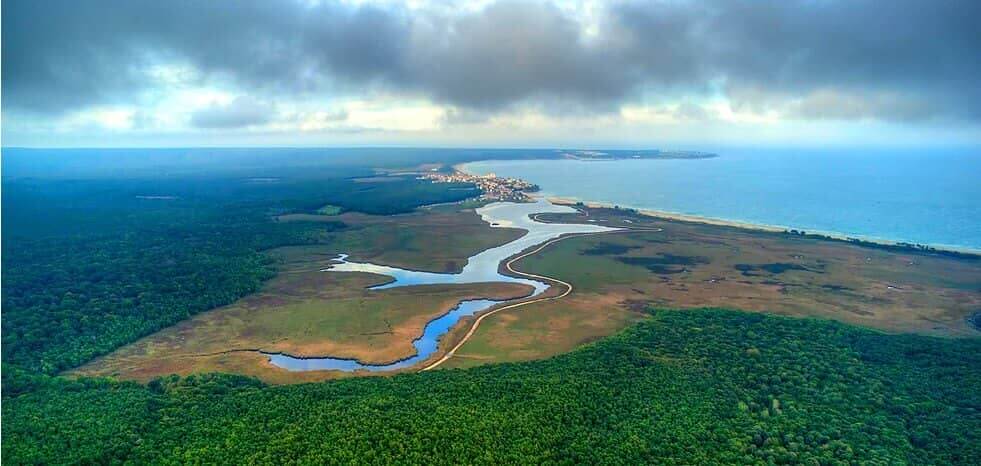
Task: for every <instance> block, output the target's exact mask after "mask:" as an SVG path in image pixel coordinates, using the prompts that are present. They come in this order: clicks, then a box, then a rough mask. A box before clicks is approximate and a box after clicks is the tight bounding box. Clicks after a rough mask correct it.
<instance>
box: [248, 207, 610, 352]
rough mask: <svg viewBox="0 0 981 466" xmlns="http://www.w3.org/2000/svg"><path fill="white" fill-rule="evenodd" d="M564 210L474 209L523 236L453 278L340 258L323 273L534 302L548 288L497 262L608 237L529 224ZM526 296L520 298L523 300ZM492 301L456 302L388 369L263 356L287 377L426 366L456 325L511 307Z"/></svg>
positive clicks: (585, 229)
mask: <svg viewBox="0 0 981 466" xmlns="http://www.w3.org/2000/svg"><path fill="white" fill-rule="evenodd" d="M574 211H575V210H574V209H572V208H570V207H565V206H557V205H553V204H551V203H549V202H548V201H546V200H544V199H539V200H538V201H537V202H534V203H526V204H516V203H512V202H496V203H493V204H489V205H487V206H484V207H481V208H480V209H477V213H478V214H480V216H481V218H482V219H483V220H484V221H486V222H487V223H489V224H490V225H491V227H493V228H520V229H523V230H525V231H527V233H525V234H524V235H523V236H521V237H520V238H518V239H516V240H514V241H511V242H510V243H506V244H503V245H501V246H497V247H494V248H490V249H487V250H485V251H483V252H480V253H478V254H476V255H474V256H472V257H470V258H469V259H468V260H467V265H466V266H464V267H463V271H461V272H460V273H456V274H449V273H433V272H420V271H416V270H406V269H400V268H397V267H389V266H385V265H378V264H371V263H359V262H348V261H347V260H346V257H347V256H346V255H344V254H342V255H341V256H340V257H339V258H338V259H337V260H336V262H337V263H335V264H333V265H331V266H330V267H329V268H327V269H324V271H325V272H367V273H373V274H378V275H385V276H388V277H391V278H392V281H391V282H388V283H385V284H383V285H378V286H375V287H372V288H371V289H373V290H381V289H386V288H395V287H400V286H412V285H434V284H463V283H486V282H506V283H521V284H525V285H530V286H532V287H533V288H534V292H532V294H531V295H530V296H536V295H539V294H541V293H542V292H544V291H545V290H546V289H547V288H548V285H547V284H545V283H543V282H540V281H537V280H529V279H525V278H517V277H509V276H507V275H503V274H501V273H500V271H499V266H500V264H501V262H503V261H504V260H506V259H507V258H509V257H512V256H514V255H516V254H518V253H519V252H521V251H524V250H525V249H528V248H530V247H532V246H535V245H538V244H541V243H544V242H546V241H549V240H551V239H553V238H558V237H559V236H561V235H564V234H568V233H597V232H602V231H610V230H612V228H609V227H605V226H601V225H577V224H556V223H541V222H536V221H534V220H532V218H531V217H530V216H531V215H533V214H536V213H549V212H554V213H563V212H574ZM530 296H526V297H525V298H520V299H526V298H528V297H530ZM512 301H515V300H509V301H492V300H488V299H475V300H466V301H461V302H460V304H459V305H457V306H456V307H455V308H454V309H452V310H451V311H450V312H448V313H446V314H444V315H442V316H440V317H437V318H436V319H433V320H432V321H430V322H429V323H428V324H427V325H426V328H425V329H424V330H423V333H422V336H420V337H419V338H417V339H416V340H415V341H413V342H412V344H413V346H414V347H415V349H416V354H415V355H413V356H411V357H409V358H406V359H403V360H401V361H396V362H394V363H392V364H385V365H371V364H362V363H360V362H358V361H356V360H353V359H341V358H330V357H324V358H298V357H293V356H289V355H286V354H273V353H266V354H267V356H269V362H270V363H272V364H273V365H275V366H278V367H282V368H284V369H287V370H290V371H314V370H340V371H355V370H368V371H390V370H394V369H401V368H405V367H410V366H413V365H415V364H417V363H419V362H421V361H424V360H426V359H427V358H429V357H430V356H432V355H433V353H435V352H436V349H437V346H438V343H439V339H440V337H442V336H443V335H445V334H446V332H448V331H449V330H450V329H451V328H452V327H453V326H454V325H455V324H456V323H457V322H459V321H460V319H462V318H464V317H467V316H472V315H474V314H476V313H478V312H481V311H484V310H487V309H490V308H491V307H493V306H495V305H497V304H502V303H507V302H512Z"/></svg>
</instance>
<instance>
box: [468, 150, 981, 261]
mask: <svg viewBox="0 0 981 466" xmlns="http://www.w3.org/2000/svg"><path fill="white" fill-rule="evenodd" d="M469 163H471V162H464V163H459V164H456V165H453V166H452V168H453V169H454V170H456V171H459V172H462V173H466V174H468V175H475V173H473V172H470V171H467V170H466V165H467V164H469ZM529 181H531V180H529ZM529 196H531V197H532V198H535V197H544V198H545V199H546V200H548V201H549V202H552V203H553V204H558V205H568V206H574V205H575V204H577V203H580V202H581V203H582V204H583V205H585V206H586V207H590V208H608V209H612V208H614V207H615V206H619V207H620V208H621V209H632V210H634V211H636V212H637V213H638V214H641V215H644V216H647V217H653V218H661V219H665V220H674V221H680V222H689V223H700V224H704V225H714V226H723V227H731V228H740V229H744V230H753V231H763V232H768V233H787V232H788V231H790V230H798V231H806V235H804V237H809V238H815V239H817V238H824V239H828V240H837V241H843V242H849V243H853V242H856V241H862V242H867V243H873V244H874V245H878V246H885V247H897V248H899V247H902V248H909V249H910V251H917V252H927V253H928V252H938V253H945V252H946V253H955V254H968V255H973V256H981V248H972V247H967V246H954V245H949V244H932V243H912V242H910V241H904V240H894V239H887V238H878V237H869V236H863V235H851V234H846V233H841V232H836V231H823V230H804V229H802V228H800V227H795V226H784V225H772V224H764V223H754V222H747V221H741V220H729V219H723V218H716V217H704V216H700V215H692V214H683V213H679V212H669V211H663V210H657V209H650V208H644V207H635V206H631V205H625V204H615V203H612V202H601V201H591V200H586V199H579V198H576V197H570V196H555V195H548V194H547V193H529ZM911 244H922V246H926V247H928V248H930V249H917V248H913V247H910V246H909V245H911Z"/></svg>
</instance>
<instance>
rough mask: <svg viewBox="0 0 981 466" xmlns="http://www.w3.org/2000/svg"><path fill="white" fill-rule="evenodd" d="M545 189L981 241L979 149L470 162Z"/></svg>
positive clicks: (954, 243) (907, 237)
mask: <svg viewBox="0 0 981 466" xmlns="http://www.w3.org/2000/svg"><path fill="white" fill-rule="evenodd" d="M464 169H465V170H466V171H469V172H473V173H478V174H486V173H491V172H493V173H496V174H497V175H499V176H509V177H517V178H523V179H525V180H528V181H530V182H532V183H536V184H538V185H539V186H541V187H542V191H543V193H545V194H546V195H553V196H560V197H569V198H577V199H581V200H586V201H595V202H605V203H610V204H619V205H621V206H629V207H635V208H638V209H650V210H660V211H665V212H672V213H680V214H688V215H696V216H701V217H709V218H718V219H724V220H733V221H740V222H746V223H755V224H762V225H773V226H780V227H788V228H796V229H803V230H806V231H811V232H824V233H839V234H844V235H848V236H856V237H863V238H868V239H882V240H893V241H907V242H914V243H921V244H931V245H936V246H948V247H954V248H963V249H972V250H981V149H973V150H971V149H957V150H954V149H937V150H927V149H919V150H903V151H892V150H867V149H865V150H846V149H835V150H820V151H818V150H811V151H804V150H723V151H719V157H717V158H712V159H700V160H629V159H628V160H618V161H577V160H510V161H484V162H474V163H469V164H466V165H465V166H464Z"/></svg>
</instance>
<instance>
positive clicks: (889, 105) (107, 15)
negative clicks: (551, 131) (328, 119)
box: [3, 0, 981, 121]
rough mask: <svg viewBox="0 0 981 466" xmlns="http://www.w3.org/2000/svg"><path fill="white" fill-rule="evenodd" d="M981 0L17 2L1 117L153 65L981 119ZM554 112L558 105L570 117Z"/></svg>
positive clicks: (277, 83) (472, 104)
mask: <svg viewBox="0 0 981 466" xmlns="http://www.w3.org/2000/svg"><path fill="white" fill-rule="evenodd" d="M978 17H981V2H977V1H974V0H954V1H940V2H922V1H914V0H901V1H892V2H879V1H868V0H837V1H836V0H826V1H815V0H795V1H774V2H762V1H738V0H729V1H708V2H683V1H666V2H620V3H612V4H610V5H608V6H607V8H606V11H605V12H603V13H602V14H601V17H600V20H599V24H598V31H597V33H596V34H595V35H587V34H586V33H585V32H584V28H583V27H582V24H580V23H579V18H575V17H572V16H570V15H569V14H568V13H567V12H565V11H564V10H561V9H559V8H557V7H556V6H554V5H552V4H549V3H528V2H521V3H517V2H500V3H496V4H492V5H490V6H488V7H487V8H485V9H483V10H481V11H477V12H471V13H465V14H462V15H446V14H441V13H439V12H438V10H436V9H434V10H433V11H427V12H421V13H420V12H413V13H412V14H409V13H408V12H406V11H404V10H401V9H397V8H396V9H392V8H389V9H380V8H377V7H351V6H345V5H339V4H336V3H332V2H322V3H319V4H315V5H313V6H311V5H309V4H308V3H297V2H272V1H243V2H218V1H210V2H189V1H179V2H148V1H95V2H92V1H87V2H62V1H43V2H26V1H6V2H4V9H3V71H4V76H3V94H4V98H5V100H4V107H10V108H16V109H18V110H28V111H36V112H48V113H53V112H58V111H63V110H66V109H77V108H80V107H84V106H86V105H89V104H95V103H111V102H115V101H122V102H125V101H126V100H127V99H131V98H132V96H133V95H134V93H136V92H139V91H140V90H143V89H145V88H148V87H152V86H154V85H155V83H154V82H153V80H152V79H150V77H149V75H148V74H147V72H146V70H147V66H148V65H149V64H152V63H160V62H176V63H185V64H188V65H190V66H192V67H193V68H194V69H195V70H197V72H198V74H199V79H201V80H202V81H207V80H209V79H226V80H228V81H229V82H232V83H234V84H235V85H237V86H239V87H240V88H241V89H242V90H243V92H245V93H249V94H252V95H261V94H262V93H271V92H275V93H278V95H284V94H285V95H295V94H298V93H303V92H308V91H310V92H313V91H324V90H325V89H327V90H330V91H332V92H352V93H357V92H359V91H360V90H362V89H364V88H365V87H367V86H381V87H385V88H388V89H390V90H393V91H397V92H409V93H417V94H421V95H425V96H429V97H431V98H433V99H436V100H438V101H441V102H446V103H449V104H452V105H453V106H454V107H457V108H459V109H461V110H460V111H465V109H470V110H472V111H473V112H477V113H475V114H480V113H486V112H493V111H495V110H498V109H501V108H505V107H507V106H509V105H511V104H514V103H517V102H530V101H536V99H537V101H541V102H561V103H570V102H571V103H574V104H576V105H584V106H587V107H591V108H600V109H603V108H605V109H610V108H616V106H617V105H619V104H620V103H622V102H624V101H626V100H629V99H631V98H634V97H636V96H638V95H640V94H641V93H643V94H644V95H645V96H651V95H653V96H655V97H657V96H667V97H672V96H679V95H693V94H694V95H698V94H706V93H708V92H709V90H710V89H711V88H712V87H713V85H719V84H721V86H722V91H723V92H725V93H726V94H727V95H728V96H729V98H730V99H731V101H732V103H733V104H734V105H735V106H737V107H740V108H750V109H763V110H765V109H774V108H775V109H778V110H781V111H784V112H786V113H788V114H791V115H794V116H797V117H800V118H839V119H840V118H846V119H848V118H880V119H892V120H903V121H911V120H917V119H926V118H931V117H952V118H969V119H977V118H981V113H979V112H981V110H979V109H981V90H979V86H977V84H976V83H977V82H978V81H979V78H981V64H979V63H981V60H978V59H977V57H978V56H981V33H979V32H978V31H979V30H981V28H977V27H976V24H974V22H975V21H976V19H977V18H978ZM560 107H561V106H560Z"/></svg>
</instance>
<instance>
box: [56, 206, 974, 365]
mask: <svg viewBox="0 0 981 466" xmlns="http://www.w3.org/2000/svg"><path fill="white" fill-rule="evenodd" d="M468 207H470V206H469V205H468ZM588 212H589V215H588V216H586V217H584V216H581V215H575V214H568V215H544V216H542V217H541V219H542V220H545V221H556V220H561V221H563V222H594V223H597V224H606V225H610V226H619V227H631V228H660V229H663V231H658V232H654V231H633V232H620V233H611V234H600V235H590V236H581V237H577V238H570V239H567V240H564V241H560V242H557V243H555V244H554V245H551V246H549V247H548V248H546V249H545V250H543V251H541V252H540V253H537V254H534V255H532V256H530V257H528V258H525V259H523V260H521V261H520V262H518V263H517V264H516V268H517V269H519V270H522V271H526V272H529V273H535V274H541V275H546V276H550V277H555V278H558V279H561V280H564V281H567V282H569V283H571V284H572V285H573V286H574V290H573V292H572V293H571V294H570V295H569V296H567V297H565V298H563V299H561V300H557V301H547V302H542V303H536V304H530V305H527V306H524V307H520V308H517V309H514V310H507V311H504V312H501V313H498V314H496V315H493V316H490V318H488V319H486V321H485V322H484V323H483V325H482V326H481V327H480V328H479V329H478V330H477V332H476V333H475V334H474V335H473V337H472V338H471V339H470V340H468V341H467V342H466V343H465V344H464V345H463V346H462V347H461V348H460V349H459V351H458V352H457V353H456V355H455V356H454V357H453V358H452V359H450V360H448V361H447V363H446V364H444V365H443V366H441V368H448V367H468V366H473V365H478V364H484V363H490V362H501V361H518V360H529V359H538V358H544V357H549V356H552V355H555V354H559V353H562V352H566V351H569V350H571V349H573V348H575V347H576V346H579V345H581V344H584V343H588V342H590V341H593V340H596V339H599V338H602V337H604V336H607V335H610V334H612V333H615V332H617V331H619V330H621V329H623V328H624V327H626V326H629V325H630V324H631V323H633V322H636V321H637V320H639V319H643V318H644V315H645V314H644V313H643V312H641V310H642V309H643V308H644V307H645V306H646V305H656V306H659V307H676V308H688V307H705V306H713V307H727V308H735V309H743V310H746V311H750V312H764V311H765V312H771V313H775V314H781V315H789V316H806V317H820V318H829V319H835V320H840V321H844V322H848V323H851V324H857V325H863V326H867V327H871V328H875V329H880V330H883V331H886V332H915V333H922V334H930V335H939V336H949V337H977V336H979V335H981V332H978V331H977V330H975V329H974V328H972V327H971V326H970V325H969V324H968V323H967V321H966V317H967V316H968V315H970V314H971V313H972V312H975V311H977V310H978V309H981V260H970V259H958V258H951V257H943V256H937V255H931V254H925V253H920V252H913V251H910V252H892V251H886V250H882V249H877V248H869V247H863V246H858V245H852V244H845V243H841V242H834V241H827V240H822V239H816V238H808V237H800V236H794V235H787V234H781V233H773V232H764V231H755V230H749V229H744V228H735V227H727V226H720V225H707V224H699V223H691V222H684V221H678V220H673V219H665V218H654V217H648V216H638V215H635V214H632V213H630V212H626V211H620V210H614V209H588ZM334 220H341V221H343V222H345V223H346V224H348V225H350V226H351V227H350V228H349V229H347V230H344V231H341V232H338V233H335V234H333V237H332V241H331V243H330V245H329V246H303V247H288V248H280V249H277V250H274V251H270V254H271V255H272V256H273V257H274V258H275V259H276V261H277V264H278V266H279V274H278V276H277V277H276V278H274V279H273V280H271V281H270V282H269V283H268V284H267V285H266V286H265V287H264V289H263V290H262V292H260V293H258V294H256V295H253V296H250V297H248V298H245V299H243V300H240V301H239V302H237V303H235V304H233V305H231V306H227V307H224V308H220V309H216V310H213V311H210V312H207V313H204V314H201V315H198V316H196V317H194V318H192V319H189V320H187V321H185V322H182V323H180V324H178V325H176V326H174V327H171V328H168V329H165V330H163V331H161V332H158V333H156V334H154V335H151V336H149V337H146V338H144V339H142V340H140V341H137V342H135V343H133V344H131V345H128V346H126V347H124V348H121V349H120V350H118V351H116V352H114V353H112V354H110V355H108V356H106V357H103V358H100V359H97V360H95V361H92V362H90V363H89V364H86V365H85V366H83V367H81V368H78V369H76V370H75V371H73V372H74V373H76V374H87V375H112V376H116V377H119V378H124V379H135V380H142V381H145V380H149V379H151V378H153V377H156V376H160V375H166V374H170V373H178V374H191V373H197V372H209V371H222V372H233V373H240V374H247V375H253V376H256V377H259V378H261V379H263V380H265V381H267V382H271V383H295V382H304V381H314V380H323V379H327V378H334V377H343V376H348V375H350V374H341V373H338V372H327V371H318V372H288V371H285V370H282V369H279V368H276V367H274V366H271V365H270V364H269V363H268V361H267V358H266V357H265V356H263V355H261V354H259V353H257V352H256V351H255V350H257V349H261V350H263V351H279V352H284V353H288V354H291V355H299V356H323V355H329V356H333V357H347V358H357V359H359V360H361V361H362V362H369V363H385V362H391V361H394V360H397V359H401V358H404V357H407V356H410V355H411V354H412V353H413V351H414V350H413V348H412V345H411V342H412V340H413V339H415V338H416V337H418V336H419V335H420V334H421V333H422V329H423V327H424V326H425V324H426V323H427V322H428V321H429V320H431V319H433V318H435V317H436V316H438V315H440V314H442V313H444V312H446V311H447V310H449V309H450V308H451V307H452V306H454V305H455V304H456V303H457V302H458V301H459V300H461V299H467V298H475V297H487V298H497V299H505V298H511V297H518V296H523V295H525V294H527V293H528V292H529V288H527V287H522V286H518V285H513V284H511V285H509V284H501V283H498V284H476V285H448V286H423V287H407V288H396V289H390V290H378V291H370V290H366V289H365V288H366V287H367V286H371V285H374V284H378V283H382V282H384V281H385V278H384V277H380V276H376V275H369V274H359V273H324V272H320V270H321V269H322V268H323V267H324V266H325V265H326V264H327V263H329V261H330V259H332V258H333V257H335V256H336V254H337V253H340V252H346V253H349V254H351V259H352V260H356V261H370V262H376V263H381V264H388V265H393V266H398V267H403V268H412V269H418V270H427V271H435V272H456V271H459V270H460V269H461V268H462V266H463V265H464V264H465V263H466V258H467V257H469V256H470V255H472V254H474V253H476V252H478V251H480V250H483V249H486V248H488V247H492V246H495V245H498V244H503V243H505V242H508V241H510V240H512V239H514V238H516V237H517V236H519V235H520V234H521V232H519V231H516V230H506V229H492V228H489V227H488V226H487V225H486V224H485V223H483V222H482V221H481V220H480V219H479V217H478V216H476V215H475V214H474V213H473V211H472V210H469V209H467V210H462V211H461V210H460V206H441V207H438V208H433V209H426V210H421V211H419V212H417V213H413V214H406V215H396V216H387V217H386V216H369V215H361V214H351V213H346V214H342V215H338V216H330V217H325V216H318V215H289V216H282V217H279V218H278V221H334ZM550 291H551V292H553V293H554V292H556V291H555V290H550ZM472 322H473V319H464V321H463V322H462V323H461V324H459V325H458V326H457V327H456V328H454V329H453V330H452V331H451V332H450V333H449V334H447V335H446V336H444V337H443V339H442V341H441V344H440V348H441V350H445V348H447V347H450V346H452V345H453V344H455V343H456V342H459V341H460V339H461V338H462V336H463V335H464V334H465V333H466V331H467V329H468V328H469V326H470V324H471V323H472ZM438 356H440V355H437V357H438ZM420 367H421V366H420ZM409 370H413V369H409Z"/></svg>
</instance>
